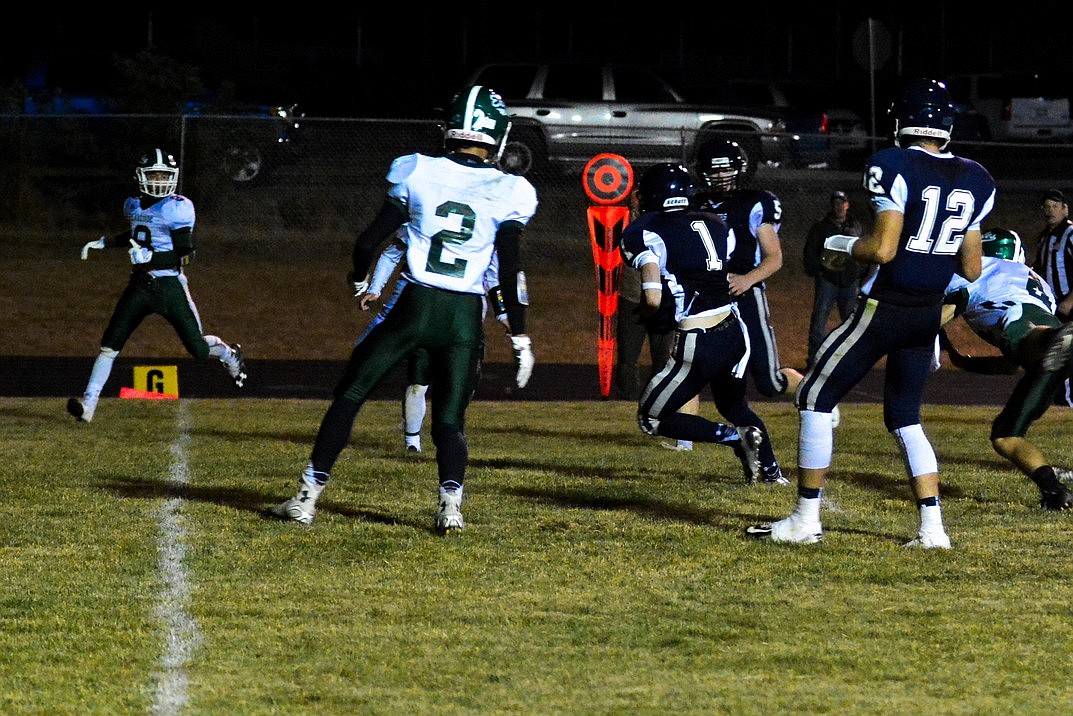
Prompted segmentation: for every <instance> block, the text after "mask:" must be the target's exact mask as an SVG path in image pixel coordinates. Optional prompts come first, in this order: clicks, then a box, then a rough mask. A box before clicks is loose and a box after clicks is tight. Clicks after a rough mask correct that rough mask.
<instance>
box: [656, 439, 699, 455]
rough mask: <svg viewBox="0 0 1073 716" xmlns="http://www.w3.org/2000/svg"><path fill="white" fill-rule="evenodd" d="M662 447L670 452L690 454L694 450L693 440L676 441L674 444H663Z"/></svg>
mask: <svg viewBox="0 0 1073 716" xmlns="http://www.w3.org/2000/svg"><path fill="white" fill-rule="evenodd" d="M660 447H664V448H667V449H668V450H680V451H683V452H689V451H690V450H692V449H693V442H692V441H691V440H675V441H674V442H673V443H667V442H661V443H660Z"/></svg>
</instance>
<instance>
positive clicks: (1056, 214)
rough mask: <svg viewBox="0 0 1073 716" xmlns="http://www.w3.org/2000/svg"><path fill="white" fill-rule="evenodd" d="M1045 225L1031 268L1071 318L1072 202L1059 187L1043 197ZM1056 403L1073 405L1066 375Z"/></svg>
mask: <svg viewBox="0 0 1073 716" xmlns="http://www.w3.org/2000/svg"><path fill="white" fill-rule="evenodd" d="M1040 212H1041V214H1042V216H1043V228H1042V229H1040V232H1039V234H1038V235H1037V237H1036V258H1035V260H1034V261H1033V262H1032V268H1033V269H1034V270H1035V272H1036V273H1038V274H1039V275H1040V276H1042V277H1043V280H1044V281H1046V282H1047V285H1049V286H1050V287H1051V291H1052V292H1053V293H1054V298H1055V301H1057V303H1058V306H1057V308H1056V310H1055V312H1054V313H1055V315H1056V316H1057V317H1058V319H1059V320H1060V321H1063V322H1065V321H1068V320H1069V319H1070V316H1071V314H1073V221H1070V219H1069V202H1068V201H1067V200H1066V196H1065V194H1063V193H1062V192H1061V191H1060V190H1058V189H1048V190H1047V191H1045V192H1043V195H1042V196H1041V197H1040ZM1055 404H1056V405H1067V406H1073V390H1071V387H1070V382H1069V380H1068V379H1067V380H1066V382H1065V386H1064V387H1063V389H1062V390H1060V391H1058V395H1057V396H1056V397H1055Z"/></svg>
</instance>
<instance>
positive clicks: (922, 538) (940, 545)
mask: <svg viewBox="0 0 1073 716" xmlns="http://www.w3.org/2000/svg"><path fill="white" fill-rule="evenodd" d="M902 547H905V548H907V549H950V538H949V537H947V535H946V533H945V532H920V533H919V534H917V536H916V539H913V540H910V541H909V542H906V543H905V544H903V545H902Z"/></svg>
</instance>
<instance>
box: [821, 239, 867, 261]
mask: <svg viewBox="0 0 1073 716" xmlns="http://www.w3.org/2000/svg"><path fill="white" fill-rule="evenodd" d="M859 238H860V237H859V236H844V235H842V234H834V235H832V236H828V237H827V238H826V239H824V240H823V248H825V249H827V250H828V251H841V252H842V253H844V254H849V255H850V256H852V255H853V245H854V244H855V243H857V241H858V239H859Z"/></svg>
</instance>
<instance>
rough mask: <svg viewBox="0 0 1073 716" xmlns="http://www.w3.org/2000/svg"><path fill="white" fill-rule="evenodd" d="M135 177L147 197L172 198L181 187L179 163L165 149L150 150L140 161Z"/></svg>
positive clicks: (139, 187)
mask: <svg viewBox="0 0 1073 716" xmlns="http://www.w3.org/2000/svg"><path fill="white" fill-rule="evenodd" d="M134 176H135V178H137V180H138V189H139V190H140V191H141V192H142V193H143V194H145V195H146V196H155V197H159V198H163V197H165V196H171V195H172V194H174V193H175V190H176V189H177V188H178V186H179V163H178V162H177V161H175V157H173V156H171V155H170V154H168V153H167V152H165V151H164V150H163V149H159V148H156V149H150V150H149V151H148V152H146V153H145V154H143V155H142V156H141V158H140V159H139V160H138V167H137V169H135V170H134Z"/></svg>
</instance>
